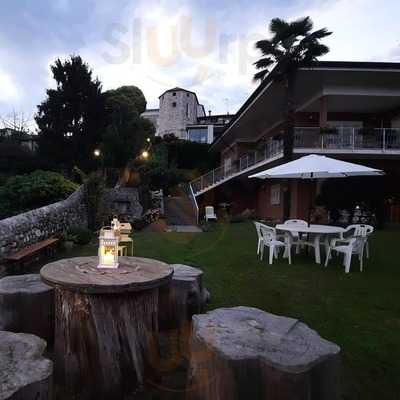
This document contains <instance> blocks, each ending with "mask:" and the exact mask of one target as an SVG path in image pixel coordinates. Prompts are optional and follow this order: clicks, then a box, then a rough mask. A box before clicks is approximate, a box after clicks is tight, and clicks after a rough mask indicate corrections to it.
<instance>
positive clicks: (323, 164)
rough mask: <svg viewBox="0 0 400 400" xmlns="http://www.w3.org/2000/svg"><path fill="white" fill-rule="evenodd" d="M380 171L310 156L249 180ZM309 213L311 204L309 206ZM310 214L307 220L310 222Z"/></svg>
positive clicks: (364, 173) (258, 174)
mask: <svg viewBox="0 0 400 400" xmlns="http://www.w3.org/2000/svg"><path fill="white" fill-rule="evenodd" d="M384 174H385V173H384V172H383V171H382V170H380V169H374V168H369V167H365V166H364V165H359V164H354V163H350V162H346V161H341V160H336V159H334V158H329V157H325V156H319V155H316V154H310V155H308V156H304V157H301V158H299V159H297V160H294V161H289V162H288V163H285V164H282V165H278V166H277V167H274V168H270V169H267V170H265V171H261V172H258V173H257V174H254V175H250V176H249V178H260V179H267V178H281V179H286V178H296V179H318V178H346V177H350V176H374V175H384ZM310 212H311V204H310ZM310 212H309V216H308V220H309V221H310Z"/></svg>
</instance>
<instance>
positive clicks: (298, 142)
mask: <svg viewBox="0 0 400 400" xmlns="http://www.w3.org/2000/svg"><path fill="white" fill-rule="evenodd" d="M294 152H295V153H339V154H340V153H358V154H400V129H394V128H352V127H340V128H326V129H321V128H319V127H312V128H295V138H294Z"/></svg>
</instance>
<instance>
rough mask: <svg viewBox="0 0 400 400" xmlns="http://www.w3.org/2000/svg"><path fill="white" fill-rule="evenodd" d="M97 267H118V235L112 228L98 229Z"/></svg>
mask: <svg viewBox="0 0 400 400" xmlns="http://www.w3.org/2000/svg"><path fill="white" fill-rule="evenodd" d="M97 268H118V236H117V235H116V233H115V232H114V230H113V229H110V228H102V229H101V230H100V236H99V265H98V266H97Z"/></svg>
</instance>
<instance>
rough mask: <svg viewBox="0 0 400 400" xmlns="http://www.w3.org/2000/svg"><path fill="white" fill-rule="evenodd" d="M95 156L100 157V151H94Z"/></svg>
mask: <svg viewBox="0 0 400 400" xmlns="http://www.w3.org/2000/svg"><path fill="white" fill-rule="evenodd" d="M93 154H94V156H95V157H100V155H101V151H100V149H94V151H93Z"/></svg>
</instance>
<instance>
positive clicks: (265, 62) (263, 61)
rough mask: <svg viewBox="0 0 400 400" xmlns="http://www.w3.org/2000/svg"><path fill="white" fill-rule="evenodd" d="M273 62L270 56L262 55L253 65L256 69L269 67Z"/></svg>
mask: <svg viewBox="0 0 400 400" xmlns="http://www.w3.org/2000/svg"><path fill="white" fill-rule="evenodd" d="M273 63H274V60H273V59H272V58H271V57H264V58H260V59H259V60H257V61H256V62H255V63H254V65H255V67H256V68H257V69H264V68H268V67H270V66H271V65H272V64H273Z"/></svg>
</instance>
